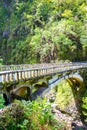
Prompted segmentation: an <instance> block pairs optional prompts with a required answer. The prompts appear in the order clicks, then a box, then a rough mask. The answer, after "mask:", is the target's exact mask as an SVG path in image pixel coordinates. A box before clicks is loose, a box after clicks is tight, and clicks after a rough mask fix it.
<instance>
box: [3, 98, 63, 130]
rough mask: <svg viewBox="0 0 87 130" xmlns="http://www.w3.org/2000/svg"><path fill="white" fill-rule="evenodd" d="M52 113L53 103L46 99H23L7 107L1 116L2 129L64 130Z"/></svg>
mask: <svg viewBox="0 0 87 130" xmlns="http://www.w3.org/2000/svg"><path fill="white" fill-rule="evenodd" d="M62 128H63V126H62V124H61V123H59V122H57V121H56V120H55V119H54V117H53V114H52V113H51V105H50V104H49V103H47V102H46V100H43V101H42V100H40V99H38V101H32V102H30V101H28V102H26V101H22V102H19V101H18V102H17V103H13V104H12V105H11V106H9V107H6V110H4V112H3V114H2V116H1V117H0V130H1V129H7V130H11V129H12V130H17V129H18V130H46V129H47V130H60V129H61V130H62Z"/></svg>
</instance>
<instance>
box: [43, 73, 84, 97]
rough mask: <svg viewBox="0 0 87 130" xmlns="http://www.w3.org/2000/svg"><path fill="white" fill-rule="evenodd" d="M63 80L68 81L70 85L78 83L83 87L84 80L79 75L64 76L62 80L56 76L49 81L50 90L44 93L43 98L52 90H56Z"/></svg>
mask: <svg viewBox="0 0 87 130" xmlns="http://www.w3.org/2000/svg"><path fill="white" fill-rule="evenodd" d="M62 80H67V81H68V82H69V83H72V84H73V83H74V81H76V82H77V83H78V85H79V86H82V85H83V78H82V77H81V76H80V74H78V73H74V74H73V73H72V74H70V75H64V76H62V77H60V78H59V77H58V76H57V75H56V76H55V77H53V78H52V79H51V80H50V81H49V85H48V88H47V89H46V90H45V91H44V92H43V94H42V97H44V96H45V94H46V93H48V92H49V91H50V90H51V89H53V88H55V87H56V86H57V85H58V84H59V82H61V81H62Z"/></svg>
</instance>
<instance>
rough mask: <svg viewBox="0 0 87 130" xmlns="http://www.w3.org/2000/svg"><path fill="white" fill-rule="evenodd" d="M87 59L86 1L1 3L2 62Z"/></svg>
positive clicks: (19, 0) (18, 0) (13, 0)
mask: <svg viewBox="0 0 87 130" xmlns="http://www.w3.org/2000/svg"><path fill="white" fill-rule="evenodd" d="M61 60H62V61H66V60H68V61H73V62H74V61H86V60H87V1H86V0H74V1H73V0H1V1H0V61H2V63H3V64H24V63H25V64H27V63H42V62H58V61H61Z"/></svg>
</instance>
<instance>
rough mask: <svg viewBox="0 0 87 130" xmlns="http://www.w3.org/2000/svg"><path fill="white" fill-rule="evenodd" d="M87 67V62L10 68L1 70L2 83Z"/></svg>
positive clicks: (0, 81) (0, 79) (0, 80)
mask: <svg viewBox="0 0 87 130" xmlns="http://www.w3.org/2000/svg"><path fill="white" fill-rule="evenodd" d="M82 68H87V63H84V64H79V65H78V64H72V65H71V64H70V65H69V64H67V65H61V66H60V65H57V66H49V67H48V66H47V67H43V66H42V67H39V68H29V69H20V70H9V71H1V72H0V83H5V82H13V81H18V80H23V79H24V80H25V79H27V80H28V79H32V78H36V77H41V76H45V75H52V74H56V73H63V72H67V71H70V70H77V69H82Z"/></svg>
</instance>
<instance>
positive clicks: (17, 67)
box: [0, 63, 72, 71]
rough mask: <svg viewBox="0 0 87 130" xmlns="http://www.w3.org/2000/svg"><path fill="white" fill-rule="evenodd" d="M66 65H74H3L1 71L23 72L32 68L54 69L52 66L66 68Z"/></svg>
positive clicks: (0, 67)
mask: <svg viewBox="0 0 87 130" xmlns="http://www.w3.org/2000/svg"><path fill="white" fill-rule="evenodd" d="M66 65H69V66H70V65H71V66H72V63H43V64H21V65H3V66H0V71H8V70H21V69H30V68H42V67H52V66H66Z"/></svg>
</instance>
